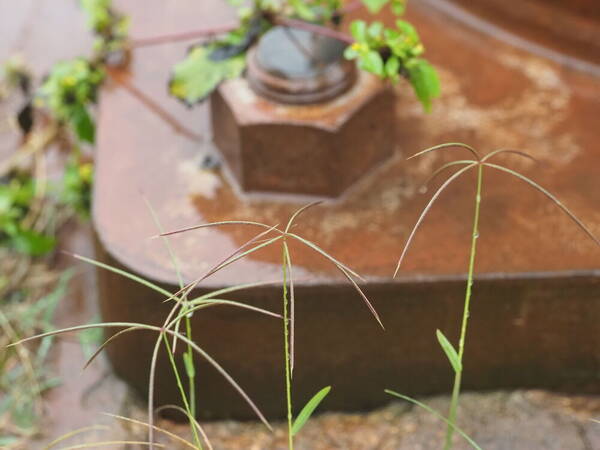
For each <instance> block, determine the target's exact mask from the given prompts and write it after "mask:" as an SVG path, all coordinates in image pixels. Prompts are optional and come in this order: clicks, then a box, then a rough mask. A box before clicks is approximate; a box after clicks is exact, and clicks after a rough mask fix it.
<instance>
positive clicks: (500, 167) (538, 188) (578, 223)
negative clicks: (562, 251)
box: [484, 163, 600, 246]
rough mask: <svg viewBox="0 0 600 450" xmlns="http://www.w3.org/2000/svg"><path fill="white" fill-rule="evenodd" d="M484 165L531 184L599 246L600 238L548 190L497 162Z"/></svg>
mask: <svg viewBox="0 0 600 450" xmlns="http://www.w3.org/2000/svg"><path fill="white" fill-rule="evenodd" d="M484 166H487V167H492V168H493V169H497V170H500V171H502V172H506V173H508V174H510V175H512V176H514V177H517V178H519V179H520V180H522V181H524V182H525V183H527V184H529V185H530V186H532V187H533V188H535V189H537V190H538V191H540V192H541V193H542V194H544V195H545V196H546V197H548V198H549V199H550V200H552V201H553V202H554V204H556V206H558V207H559V208H560V209H562V210H563V212H564V213H565V214H566V215H567V216H569V218H570V219H571V220H572V221H573V222H575V224H577V226H579V228H581V229H582V230H583V232H584V233H585V234H587V235H588V236H589V237H590V238H591V239H592V240H593V241H594V242H595V243H596V244H597V245H598V246H600V240H599V239H598V238H597V237H596V236H595V235H594V233H592V232H591V231H590V230H589V228H588V227H586V226H585V224H584V223H583V222H582V221H581V220H579V219H578V218H577V216H576V215H575V214H573V213H572V212H571V211H570V210H569V209H568V208H567V207H566V206H565V205H563V204H562V202H561V201H560V200H559V199H558V198H556V197H555V196H554V195H553V194H552V193H550V192H549V191H548V190H546V189H544V188H543V187H542V186H540V185H539V184H537V183H536V182H535V181H533V180H532V179H530V178H527V177H526V176H525V175H521V174H520V173H519V172H516V171H514V170H511V169H508V168H506V167H504V166H499V165H497V164H492V163H484Z"/></svg>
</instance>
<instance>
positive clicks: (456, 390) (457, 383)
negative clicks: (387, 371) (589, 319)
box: [386, 143, 600, 450]
mask: <svg viewBox="0 0 600 450" xmlns="http://www.w3.org/2000/svg"><path fill="white" fill-rule="evenodd" d="M449 148H462V149H465V150H467V151H469V152H470V153H471V155H472V156H473V159H467V160H456V161H452V162H449V163H447V164H444V165H443V166H441V167H440V168H438V169H437V170H436V171H434V172H433V174H432V175H431V177H430V178H429V180H428V181H427V182H426V183H425V184H426V185H427V184H428V183H429V181H430V180H431V179H432V178H434V177H435V176H437V175H438V174H440V173H441V172H443V171H445V170H447V169H450V168H453V167H460V169H459V170H458V171H456V172H455V173H454V174H452V175H451V176H450V177H449V178H448V179H447V180H446V181H445V182H444V183H443V184H442V185H441V186H440V187H439V188H438V189H437V191H436V192H435V193H434V194H433V196H432V197H431V200H429V202H428V203H427V205H426V206H425V208H424V209H423V212H422V213H421V215H420V217H419V219H418V220H417V223H416V225H415V226H414V228H413V229H412V231H411V233H410V235H409V237H408V240H407V241H406V245H405V246H404V249H403V251H402V254H401V255H400V259H399V260H398V265H397V266H396V270H395V272H394V277H396V275H397V274H398V271H399V270H400V267H401V265H402V262H403V260H404V257H405V256H406V252H407V251H408V248H409V247H410V244H411V242H412V240H413V238H414V236H415V233H416V232H417V230H418V228H419V226H420V225H421V223H422V222H423V220H424V219H425V216H426V215H427V213H428V212H429V210H430V209H431V207H432V206H433V204H434V202H435V201H436V200H437V199H438V198H439V196H440V195H441V194H442V192H443V191H444V190H445V189H446V188H447V187H448V186H449V185H450V184H451V183H452V182H454V181H455V180H456V179H458V178H459V177H460V176H461V175H463V174H464V173H466V172H468V171H469V170H476V171H477V182H476V188H475V207H474V216H473V225H472V226H473V231H472V234H471V251H470V254H469V265H468V269H467V285H466V289H465V300H464V307H463V315H462V320H461V324H460V337H459V341H458V351H457V350H456V348H455V347H454V346H453V345H452V343H450V341H449V340H448V339H447V338H446V336H444V334H443V333H442V332H441V331H440V330H439V329H438V330H436V337H437V340H438V342H439V344H440V346H441V348H442V350H443V351H444V353H445V354H446V356H447V357H448V361H449V362H450V365H451V366H452V369H453V371H454V384H453V387H452V397H451V400H450V410H449V412H448V416H447V418H444V417H443V416H442V415H440V414H439V413H437V412H435V411H433V410H431V409H430V408H429V407H427V406H426V405H423V404H422V403H420V402H418V401H416V400H414V399H411V398H409V397H407V396H404V395H401V394H399V393H397V392H395V391H391V390H386V392H387V393H388V394H390V395H393V396H395V397H399V398H402V399H405V400H408V401H411V402H413V403H415V404H417V405H419V406H421V407H425V408H426V409H427V410H428V411H430V412H432V413H434V414H435V415H436V416H438V417H440V418H442V419H443V420H444V422H446V424H447V430H446V438H445V442H444V450H450V449H451V448H452V442H453V441H452V437H453V434H454V432H455V431H458V432H459V434H460V435H461V436H462V437H464V438H465V439H466V440H467V441H468V442H469V443H470V444H471V445H472V446H473V447H474V448H479V446H478V445H477V444H476V443H475V442H474V441H473V440H472V439H471V438H469V437H468V436H467V435H466V434H465V433H464V432H463V431H462V430H460V429H459V428H458V427H457V426H456V417H457V408H458V403H459V398H460V389H461V381H462V373H463V357H464V353H465V345H466V340H467V327H468V323H469V316H470V306H471V294H472V289H473V280H474V273H475V257H476V254H477V242H478V239H479V215H480V209H481V199H482V190H483V173H484V168H491V169H494V170H498V171H501V172H503V173H506V174H509V175H512V176H513V177H516V178H518V179H519V180H521V181H524V182H525V183H527V184H528V185H529V186H530V187H532V188H534V189H536V190H537V191H539V192H541V193H542V194H543V195H545V196H546V197H547V198H548V199H549V200H550V201H551V202H553V203H554V204H555V205H556V206H558V207H559V208H560V209H561V210H562V211H563V212H564V213H565V214H567V216H568V217H569V218H570V219H571V220H572V221H573V222H574V223H575V224H576V225H577V226H578V227H579V228H580V229H581V230H582V231H583V232H584V233H585V234H587V235H588V236H589V237H590V238H591V239H592V240H593V241H594V242H595V243H596V244H597V245H598V246H599V247H600V240H598V238H597V237H596V236H594V234H593V233H592V232H591V231H590V230H589V229H588V228H587V227H586V226H585V225H584V224H583V222H581V220H579V219H578V218H577V217H576V216H575V215H574V214H573V213H572V212H571V211H570V210H569V209H568V208H567V207H566V206H565V205H563V204H562V203H561V202H560V200H558V199H557V198H556V197H555V196H554V195H553V194H552V193H550V192H549V191H547V190H546V189H544V188H543V187H542V186H540V185H539V184H537V183H536V182H535V181H533V180H531V179H530V178H528V177H526V176H525V175H523V174H521V173H519V172H517V171H515V170H512V169H510V168H508V167H505V166H502V165H498V164H494V163H492V162H491V160H492V158H494V157H495V156H497V155H500V154H503V153H505V154H510V155H515V156H518V157H521V158H527V159H530V160H533V161H535V160H534V159H533V158H532V157H531V156H529V155H528V154H527V153H524V152H521V151H518V150H511V149H499V150H494V151H492V152H490V153H489V154H487V155H485V156H483V157H482V156H481V155H480V154H479V152H477V150H475V149H474V148H473V147H471V146H469V145H466V144H462V143H448V144H441V145H437V146H434V147H431V148H428V149H425V150H423V151H421V152H419V153H417V154H415V155H413V156H411V157H410V158H409V159H411V158H415V157H418V156H422V155H425V154H427V153H430V152H434V151H440V150H443V149H449Z"/></svg>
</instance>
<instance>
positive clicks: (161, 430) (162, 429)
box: [103, 410, 196, 449]
mask: <svg viewBox="0 0 600 450" xmlns="http://www.w3.org/2000/svg"><path fill="white" fill-rule="evenodd" d="M184 411H185V410H184ZM103 414H104V415H105V416H108V417H112V418H113V419H118V420H122V421H124V422H129V423H133V424H136V425H141V426H143V427H149V426H150V425H149V424H148V423H146V422H142V421H141V420H135V419H130V418H129V417H124V416H119V415H117V414H110V413H103ZM152 427H153V428H154V429H155V430H156V431H159V432H161V433H163V434H164V435H166V436H169V437H170V438H171V439H173V440H176V441H178V442H180V443H181V444H183V445H185V446H186V447H190V448H193V449H195V448H196V447H195V446H194V444H192V443H191V442H189V441H186V440H185V439H183V438H182V437H180V436H178V435H176V434H175V433H171V432H170V431H169V430H165V429H164V428H160V427H157V426H156V425H153V426H152Z"/></svg>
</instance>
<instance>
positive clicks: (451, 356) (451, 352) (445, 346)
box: [435, 330, 462, 372]
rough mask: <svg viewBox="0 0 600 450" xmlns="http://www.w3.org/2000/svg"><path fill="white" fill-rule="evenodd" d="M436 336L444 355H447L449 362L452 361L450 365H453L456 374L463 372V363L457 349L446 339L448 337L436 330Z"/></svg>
mask: <svg viewBox="0 0 600 450" xmlns="http://www.w3.org/2000/svg"><path fill="white" fill-rule="evenodd" d="M435 335H436V336H437V340H438V342H439V343H440V346H441V347H442V350H444V353H446V356H447V357H448V361H450V364H452V368H453V369H454V372H461V371H462V363H461V361H460V358H459V357H458V353H456V349H455V348H454V347H453V346H452V344H451V343H450V341H449V340H448V339H446V336H444V333H442V332H441V331H440V330H436V331H435Z"/></svg>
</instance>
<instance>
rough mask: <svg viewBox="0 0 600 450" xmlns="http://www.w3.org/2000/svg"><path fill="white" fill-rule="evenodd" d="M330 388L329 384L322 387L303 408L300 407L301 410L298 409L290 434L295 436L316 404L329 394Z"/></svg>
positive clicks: (315, 407)
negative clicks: (298, 412)
mask: <svg viewBox="0 0 600 450" xmlns="http://www.w3.org/2000/svg"><path fill="white" fill-rule="evenodd" d="M330 390H331V386H327V387H324V388H323V389H321V390H320V391H319V392H317V393H316V394H315V395H314V397H313V398H311V399H310V400H309V401H308V403H307V404H306V406H304V408H302V411H300V414H298V417H296V420H295V421H294V425H293V426H292V436H295V435H296V434H297V433H298V432H299V431H300V430H301V429H302V427H303V426H304V424H306V421H307V420H308V419H310V416H311V415H312V413H313V412H314V411H315V409H317V406H319V404H320V403H321V402H322V401H323V399H324V398H325V397H326V396H327V394H329V391H330Z"/></svg>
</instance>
